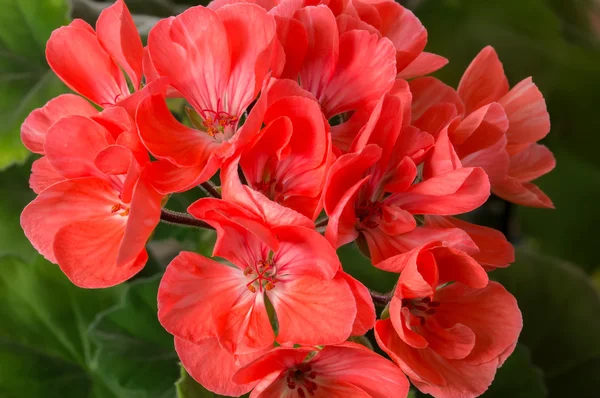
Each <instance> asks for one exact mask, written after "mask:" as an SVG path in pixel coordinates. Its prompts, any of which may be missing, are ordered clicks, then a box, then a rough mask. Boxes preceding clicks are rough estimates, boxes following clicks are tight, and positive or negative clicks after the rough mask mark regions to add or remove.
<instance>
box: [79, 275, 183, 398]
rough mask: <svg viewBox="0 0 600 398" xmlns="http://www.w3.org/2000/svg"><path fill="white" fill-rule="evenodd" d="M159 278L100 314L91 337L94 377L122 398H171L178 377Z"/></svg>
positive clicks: (139, 284)
mask: <svg viewBox="0 0 600 398" xmlns="http://www.w3.org/2000/svg"><path fill="white" fill-rule="evenodd" d="M159 280H160V275H156V276H155V277H153V278H151V279H145V280H144V279H141V280H137V281H135V282H133V283H131V284H129V285H128V286H127V287H126V291H125V293H124V294H123V296H122V298H121V302H120V303H119V304H117V305H115V306H114V307H112V308H110V309H108V310H106V311H105V312H103V313H101V314H99V315H98V318H97V319H96V321H95V322H94V323H93V324H92V325H91V326H90V329H89V333H90V336H91V339H92V341H93V342H94V343H95V344H96V347H97V349H98V351H97V353H96V355H95V357H94V368H95V370H96V372H98V373H99V374H101V375H102V376H103V377H104V380H105V381H106V383H107V384H109V385H110V386H111V388H112V389H113V390H116V391H119V392H120V396H123V397H135V398H171V397H173V396H174V395H175V388H174V383H175V381H176V380H177V377H178V365H177V363H178V359H177V354H176V353H175V350H174V348H173V337H172V336H171V335H170V334H169V333H167V332H166V331H165V330H164V329H163V327H162V326H161V325H160V323H159V322H158V318H157V316H156V314H157V303H156V295H157V293H158V284H159Z"/></svg>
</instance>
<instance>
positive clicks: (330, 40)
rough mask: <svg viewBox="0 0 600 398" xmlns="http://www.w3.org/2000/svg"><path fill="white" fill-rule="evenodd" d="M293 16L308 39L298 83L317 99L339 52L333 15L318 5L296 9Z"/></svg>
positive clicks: (327, 81) (322, 90) (330, 74)
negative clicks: (302, 27)
mask: <svg viewBox="0 0 600 398" xmlns="http://www.w3.org/2000/svg"><path fill="white" fill-rule="evenodd" d="M295 18H296V19H297V20H298V21H300V23H301V24H302V25H303V26H304V28H305V30H306V37H307V39H308V47H307V50H306V56H305V57H304V62H303V66H302V68H301V69H300V75H299V80H300V84H301V85H302V87H304V88H305V89H307V90H308V91H310V92H311V93H312V94H313V95H314V96H315V97H316V98H319V99H320V98H321V97H322V96H323V95H324V93H325V89H326V87H327V85H328V84H329V82H330V81H331V79H332V77H333V74H334V72H335V68H336V62H337V59H338V55H339V48H340V47H339V34H338V30H337V25H336V22H335V17H334V15H333V13H332V12H331V10H330V9H329V8H327V7H326V6H324V5H320V6H316V7H305V8H302V9H300V10H299V11H298V12H297V13H296V15H295ZM332 116H333V115H332Z"/></svg>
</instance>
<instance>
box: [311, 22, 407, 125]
mask: <svg viewBox="0 0 600 398" xmlns="http://www.w3.org/2000/svg"><path fill="white" fill-rule="evenodd" d="M357 76H360V78H357ZM395 76H396V62H395V59H394V46H393V45H392V43H391V42H390V41H389V40H388V39H386V38H379V37H378V36H377V35H374V34H370V33H368V32H365V31H359V30H353V31H350V32H346V33H344V34H342V35H340V54H339V58H338V61H337V64H336V68H335V73H334V75H333V77H332V78H331V80H330V82H329V84H328V85H327V89H326V90H325V92H324V93H323V95H322V96H320V97H319V96H317V98H319V101H320V102H321V107H322V108H323V113H324V114H325V116H326V117H327V118H330V117H332V116H335V115H337V114H340V113H343V112H346V111H351V110H354V109H357V108H360V107H361V106H363V105H364V104H366V103H368V102H370V101H374V100H377V99H379V98H380V97H381V96H382V95H383V94H384V93H385V92H386V91H387V90H388V89H390V88H391V87H392V85H393V84H394V78H395ZM313 94H314V93H313Z"/></svg>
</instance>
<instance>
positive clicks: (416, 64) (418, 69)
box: [396, 52, 448, 79]
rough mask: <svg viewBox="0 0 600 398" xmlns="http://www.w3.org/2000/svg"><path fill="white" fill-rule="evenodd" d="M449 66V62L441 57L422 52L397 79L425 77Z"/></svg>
mask: <svg viewBox="0 0 600 398" xmlns="http://www.w3.org/2000/svg"><path fill="white" fill-rule="evenodd" d="M446 64H448V60H447V59H446V58H444V57H442V56H440V55H437V54H433V53H428V52H422V53H421V54H419V55H418V56H417V58H415V59H414V60H413V61H412V62H411V63H410V64H408V65H407V66H406V67H405V68H404V69H402V70H401V71H400V72H399V73H398V75H397V76H396V77H398V78H401V79H411V78H415V77H419V76H425V75H428V74H430V73H433V72H436V71H438V70H440V69H442V68H443V67H444V66H446Z"/></svg>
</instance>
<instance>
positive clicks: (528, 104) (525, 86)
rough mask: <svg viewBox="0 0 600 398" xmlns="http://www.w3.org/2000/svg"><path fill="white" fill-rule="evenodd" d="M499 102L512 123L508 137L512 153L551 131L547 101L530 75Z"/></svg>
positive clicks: (508, 148)
mask: <svg viewBox="0 0 600 398" xmlns="http://www.w3.org/2000/svg"><path fill="white" fill-rule="evenodd" d="M498 102H500V105H502V106H503V107H504V110H505V111H506V115H507V116H508V121H509V123H510V124H509V127H508V131H507V132H506V137H507V138H508V146H507V150H508V153H510V154H511V155H513V154H515V153H517V152H519V151H521V150H522V149H523V148H524V147H527V146H528V144H531V143H533V142H536V141H538V140H541V139H542V138H544V137H545V136H546V134H548V132H549V131H550V116H549V115H548V111H547V110H546V101H545V100H544V96H543V95H542V93H541V92H540V90H539V89H538V88H537V86H536V85H535V84H534V83H533V82H532V80H531V78H530V77H529V78H527V79H525V80H523V81H521V82H520V83H519V84H517V85H516V86H514V87H513V88H512V90H510V91H509V92H508V94H506V95H505V96H504V97H502V98H501V99H500V100H499V101H498Z"/></svg>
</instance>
